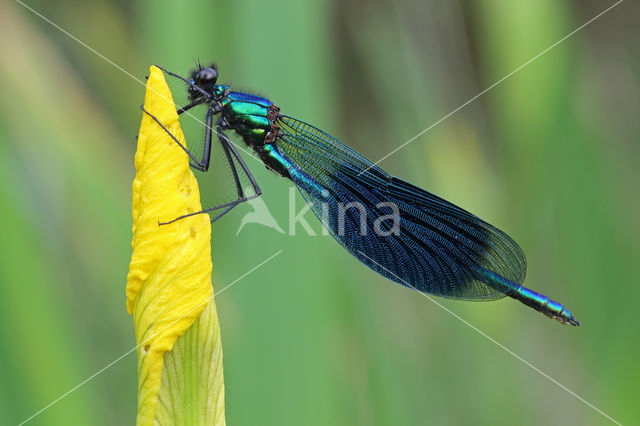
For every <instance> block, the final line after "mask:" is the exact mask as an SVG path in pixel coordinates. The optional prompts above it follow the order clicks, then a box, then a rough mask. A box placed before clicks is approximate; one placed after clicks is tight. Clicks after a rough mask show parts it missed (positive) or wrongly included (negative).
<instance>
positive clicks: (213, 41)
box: [0, 0, 640, 425]
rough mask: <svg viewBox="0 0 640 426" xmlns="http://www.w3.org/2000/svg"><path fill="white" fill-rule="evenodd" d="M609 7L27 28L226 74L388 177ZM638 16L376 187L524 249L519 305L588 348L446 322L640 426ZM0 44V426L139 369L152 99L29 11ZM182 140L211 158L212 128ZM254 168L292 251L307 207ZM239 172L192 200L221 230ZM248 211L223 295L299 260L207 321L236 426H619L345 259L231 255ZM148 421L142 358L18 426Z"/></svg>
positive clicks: (191, 10)
mask: <svg viewBox="0 0 640 426" xmlns="http://www.w3.org/2000/svg"><path fill="white" fill-rule="evenodd" d="M611 4H613V2H612V3H609V2H596V1H581V2H578V1H570V2H569V1H555V0H523V1H517V2H505V1H499V0H485V1H449V2H438V1H435V0H428V1H417V0H395V1H394V0H376V1H373V2H367V1H363V0H357V1H350V2H346V1H337V0H334V1H330V0H311V1H307V2H291V1H282V0H274V1H269V2H265V1H249V0H236V1H234V2H222V1H189V2H182V3H179V2H171V3H169V2H164V1H150V0H147V1H139V2H134V3H130V2H126V1H123V0H122V1H106V0H96V1H91V2H81V1H62V2H46V1H44V0H31V1H29V2H28V5H29V6H31V7H33V8H34V9H36V10H37V11H38V12H40V13H42V14H43V15H44V16H46V17H47V18H49V19H51V21H53V22H55V23H56V24H57V25H59V26H61V27H62V28H64V29H66V30H67V31H69V32H70V33H72V34H73V35H74V36H76V37H77V38H78V39H79V40H82V41H83V42H85V43H87V44H88V45H89V46H91V47H92V48H94V49H95V50H96V51H98V52H100V53H101V54H103V55H104V56H106V57H107V58H109V59H110V60H112V61H113V62H114V63H115V64H117V65H118V66H120V67H122V69H124V70H126V71H127V72H129V73H131V74H132V75H133V76H134V77H135V78H137V79H139V80H142V81H143V80H144V76H145V75H146V74H147V73H148V67H149V65H150V64H153V63H158V64H162V65H164V66H166V67H167V68H169V69H171V70H173V71H175V72H179V73H183V74H184V73H185V72H186V71H187V70H188V69H189V67H191V66H192V65H193V63H194V59H195V58H200V59H201V60H202V61H203V62H205V63H206V62H208V61H211V60H215V61H216V62H217V63H218V64H219V66H220V81H223V82H229V83H231V84H234V87H239V88H241V89H247V88H251V89H253V90H255V91H256V92H257V93H259V94H263V95H267V96H269V97H270V98H271V99H272V100H274V102H275V103H276V104H277V105H279V106H280V107H281V108H282V109H283V110H284V111H285V112H287V113H289V114H291V115H294V116H296V117H298V118H300V119H303V120H306V121H309V122H311V123H313V124H315V125H317V126H319V127H320V128H322V129H325V130H326V131H328V132H330V133H331V134H333V135H335V136H336V137H338V138H340V139H342V140H343V141H345V142H347V143H348V144H349V145H351V146H353V147H354V148H356V149H357V150H359V151H360V152H362V153H363V154H365V155H367V156H368V157H369V158H371V159H373V160H376V159H378V158H380V157H382V156H383V155H385V154H387V153H388V152H390V151H391V150H393V149H395V148H396V147H398V146H399V145H400V144H401V143H403V142H404V141H406V140H407V139H409V138H411V137H413V136H414V135H415V134H417V133H418V132H419V131H421V130H423V129H424V128H426V127H427V126H429V125H431V124H432V123H434V122H436V121H437V120H439V119H440V118H442V117H443V116H445V115H446V114H447V113H449V112H450V111H451V110H453V109H455V108H457V107H458V106H460V105H461V104H463V103H464V102H466V101H467V100H468V99H470V98H472V97H473V96H474V95H476V94H477V93H479V92H480V91H482V90H484V89H485V88H486V87H488V86H490V85H491V84H492V83H494V82H495V81H497V80H499V79H500V78H502V77H503V76H505V75H507V74H508V73H510V72H511V71H513V70H514V69H516V68H517V67H518V66H520V65H521V64H523V63H524V62H526V61H528V60H529V59H530V58H532V57H533V56H535V55H537V54H538V53H539V52H541V51H542V50H544V49H546V48H547V47H549V46H550V45H552V44H553V43H555V42H556V41H558V40H559V39H560V38H562V37H563V36H565V35H566V34H568V33H570V32H571V31H572V30H574V29H575V28H577V27H579V26H580V25H582V24H583V23H585V22H586V21H587V20H589V19H590V18H591V17H593V16H595V15H597V14H598V13H599V12H601V11H602V10H604V9H606V8H607V7H608V6H610V5H611ZM639 9H640V7H639V6H638V4H634V3H632V2H631V1H627V2H623V3H621V4H620V5H619V6H617V7H616V8H614V9H613V10H611V11H610V12H609V13H607V14H606V15H604V16H602V17H601V18H600V19H598V20H596V21H595V22H594V23H593V24H591V25H589V26H588V27H586V28H585V29H584V30H582V31H580V32H578V33H577V34H576V35H575V36H573V37H571V38H570V39H568V40H566V41H565V42H563V43H562V44H560V45H558V46H557V47H556V48H554V49H553V50H551V51H549V52H548V53H546V54H545V55H543V56H542V57H540V58H539V59H537V60H536V61H535V62H533V63H531V64H530V65H528V66H527V67H525V68H524V69H523V70H522V71H520V72H518V73H517V74H515V75H513V76H512V77H510V78H509V79H507V80H506V81H504V82H503V83H502V84H500V85H499V86H497V87H495V88H494V89H493V90H491V91H489V92H488V93H486V94H485V95H483V96H482V97H480V98H479V99H477V100H476V101H474V102H473V103H471V104H470V105H468V106H466V107H465V108H463V109H462V110H460V111H459V112H457V113H456V114H454V115H453V116H451V117H450V118H448V119H447V120H445V121H443V122H442V123H440V124H439V125H437V126H436V127H435V128H433V129H432V130H430V131H429V132H427V133H426V134H424V135H423V136H421V137H419V138H418V139H416V140H415V141H414V142H413V143H411V144H409V145H408V146H407V147H406V148H404V149H402V150H400V151H399V152H397V153H396V154H395V155H393V156H391V157H389V158H388V159H386V160H385V161H384V162H383V163H382V165H383V166H384V167H385V168H386V169H387V170H388V171H390V172H391V173H393V174H395V175H399V176H400V177H403V178H405V179H407V180H409V181H411V182H413V183H415V184H417V185H419V186H422V187H425V188H427V189H429V190H431V191H433V192H435V193H437V194H439V195H441V196H443V197H445V198H447V199H449V200H451V201H453V202H455V203H457V204H459V205H461V206H463V207H465V208H466V209H468V210H470V211H472V212H474V213H476V214H478V215H479V216H481V217H483V218H485V219H486V220H488V221H489V222H491V223H493V224H495V225H497V226H499V227H500V228H502V229H503V230H505V231H506V232H508V233H509V234H510V235H511V236H512V237H514V239H515V240H516V241H518V243H519V244H520V245H521V246H522V248H523V250H524V251H525V253H526V254H527V257H528V260H529V270H528V277H527V281H526V284H527V285H528V287H531V288H533V289H535V290H537V291H540V292H542V293H544V294H547V295H549V296H550V297H552V298H554V299H556V300H559V301H561V302H562V303H564V304H566V305H567V306H568V308H569V309H571V311H572V312H573V313H574V314H575V315H576V316H577V317H578V318H579V319H580V320H581V321H582V326H581V327H579V328H572V327H567V326H561V325H559V324H558V323H556V322H555V321H551V320H549V319H546V318H545V317H543V316H541V315H540V314H538V313H536V312H534V311H533V310H531V309H528V308H526V307H524V306H523V305H521V304H520V303H517V302H515V301H513V300H502V301H498V302H492V303H467V302H456V301H450V300H443V299H438V302H440V303H442V304H443V305H444V306H446V307H447V308H448V309H451V310H452V311H453V312H455V313H456V314H458V315H460V316H462V317H463V318H464V319H466V320H467V321H469V323H471V324H473V325H474V326H475V327H478V328H479V329H480V330H482V331H484V332H485V333H487V335H489V336H491V337H492V338H494V339H496V340H497V341H499V342H501V343H502V344H504V345H505V346H506V347H507V348H509V349H510V350H512V351H513V352H514V353H516V354H519V355H520V356H522V357H523V358H524V359H526V360H527V361H528V362H530V363H532V364H533V365H535V366H536V367H538V368H539V369H541V370H542V371H544V372H546V373H548V374H549V375H550V376H551V377H553V378H554V379H556V380H557V381H558V382H560V383H562V384H563V385H565V386H566V387H568V388H569V389H571V390H573V391H574V392H575V393H576V394H578V395H580V396H581V397H582V398H584V399H585V400H587V401H589V402H591V403H593V404H594V405H595V406H597V407H598V408H600V409H602V410H603V411H604V412H606V413H607V414H608V415H610V416H611V417H613V418H614V419H616V420H618V421H619V422H621V423H624V424H639V423H640V410H638V407H637V402H638V383H640V367H639V366H638V360H639V359H640V331H639V328H638V317H637V314H636V312H637V303H638V302H637V301H638V299H640V285H639V284H640V283H639V282H638V273H637V267H638V254H639V253H640V243H639V241H640V225H639V223H640V222H639V221H638V218H639V217H640V216H639V215H640V202H639V199H638V196H637V194H638V183H639V178H640V169H639V168H638V163H639V161H640V146H639V144H638V140H639V139H638V138H639V135H640V125H639V123H640V121H639V120H638V116H639V112H640V111H639V109H640V102H639V96H638V95H639V93H640V49H639V42H640V37H639V34H640V30H639V28H638V26H637V16H639V15H638V12H640V10H639ZM634 16H635V17H636V18H634ZM0 34H1V37H0V38H1V40H2V42H0V87H1V88H2V89H1V93H2V95H1V96H0V141H1V143H0V219H1V221H2V231H1V235H2V237H1V239H0V303H1V307H2V309H0V342H1V343H0V344H1V345H2V346H1V349H0V423H1V424H16V423H18V422H20V421H22V420H24V419H26V418H28V417H29V416H30V415H32V414H33V413H35V412H36V411H37V410H40V409H41V408H43V407H44V406H45V405H47V404H49V403H50V402H52V401H54V400H55V399H56V398H58V397H59V396H61V395H62V394H63V393H65V392H66V391H68V390H70V389H71V388H73V387H74V386H76V385H77V384H79V383H81V382H82V381H83V380H85V379H87V378H88V377H89V376H91V375H92V374H93V373H95V372H97V371H98V370H100V369H102V368H103V367H104V366H105V365H107V364H108V363H110V362H112V361H113V360H115V359H116V358H118V357H119V356H120V355H122V354H124V353H125V352H126V351H128V350H130V349H131V348H132V347H133V346H134V342H135V340H134V336H133V327H132V320H131V318H130V317H129V315H127V313H126V309H125V303H124V302H125V293H124V287H125V278H126V273H127V268H128V260H129V256H130V253H131V248H130V240H131V212H130V208H131V207H130V201H131V200H130V199H131V182H132V180H133V176H134V168H133V153H134V150H135V139H134V137H135V135H136V133H137V128H138V126H139V122H140V119H141V112H140V110H139V109H138V106H139V104H141V103H142V101H143V98H144V87H143V86H142V85H141V84H140V83H139V82H137V81H136V80H135V79H133V78H132V77H131V76H130V75H127V74H125V73H123V72H122V71H120V70H118V69H117V68H116V67H114V66H113V65H111V64H109V63H108V62H106V61H105V60H103V59H102V58H100V57H99V56H97V55H96V54H94V53H92V52H91V51H90V50H88V49H86V48H85V47H83V46H81V45H80V44H78V43H77V42H76V41H74V40H73V39H71V38H70V37H68V36H67V35H65V34H64V33H62V32H61V31H59V30H58V29H56V28H54V27H53V26H51V25H50V24H49V23H47V22H45V21H44V20H42V19H41V18H39V17H38V16H36V15H35V14H34V13H32V12H30V11H29V10H27V9H25V8H24V7H22V6H21V5H20V4H19V3H15V2H12V1H10V0H2V1H0ZM173 87H175V88H177V89H180V90H179V91H178V92H174V95H175V96H176V98H178V99H184V97H183V94H182V91H183V88H182V87H181V86H180V85H174V86H173ZM194 113H197V114H202V117H204V112H203V111H202V110H198V111H194ZM183 123H184V127H185V130H186V133H187V139H188V140H189V141H190V145H191V146H193V147H194V149H196V150H197V149H201V144H202V142H201V140H202V134H203V130H202V126H201V125H200V124H199V123H197V122H196V121H194V120H193V119H192V118H189V117H185V118H184V119H183ZM246 160H247V163H248V165H249V166H250V167H251V168H252V170H253V171H254V174H255V175H256V177H257V179H258V180H259V182H260V184H261V186H262V189H263V192H264V195H263V197H262V198H263V200H264V202H265V203H266V205H267V206H268V208H269V209H270V211H271V213H272V214H273V216H274V217H275V218H276V220H277V221H278V223H279V225H280V226H281V227H282V228H284V229H285V230H287V228H288V218H289V188H290V184H289V183H287V181H285V180H284V179H282V178H279V177H277V176H275V175H274V174H272V173H269V172H267V171H266V170H265V169H264V166H262V165H261V164H258V163H257V162H255V161H254V160H252V159H250V158H248V157H246ZM223 165H224V162H222V161H221V159H220V157H219V156H218V157H217V158H215V159H214V160H213V167H214V168H216V169H217V170H216V171H214V172H212V173H209V174H206V175H202V174H199V175H198V177H199V181H200V184H201V192H202V198H203V204H204V205H205V206H207V205H208V206H211V205H215V204H216V202H219V201H220V199H221V198H225V197H227V196H228V195H229V193H228V191H226V190H225V189H224V188H228V187H229V185H230V184H231V180H230V177H229V174H228V172H226V171H224V170H223ZM219 170H223V171H219ZM231 195H232V194H231ZM295 202H296V207H295V209H296V211H298V210H299V209H300V208H301V207H302V205H303V204H302V203H303V200H302V199H301V198H300V197H299V196H297V197H296V199H295ZM250 211H252V209H251V207H250V206H246V205H245V206H241V207H238V208H237V209H236V210H234V211H233V213H231V214H229V215H228V216H226V217H225V218H224V219H222V220H221V221H219V222H217V223H216V224H215V226H214V231H213V234H214V238H213V261H214V287H215V289H216V290H220V289H221V288H223V287H224V286H225V285H227V284H228V283H230V282H232V281H233V280H235V279H236V278H238V277H240V276H241V275H243V274H244V273H245V272H246V271H248V270H249V269H251V268H253V267H254V266H256V265H257V264H259V263H260V262H261V261H262V260H264V259H266V258H268V257H269V256H271V255H272V254H274V253H276V252H277V251H278V250H283V252H282V254H280V255H279V256H277V257H275V258H274V259H273V260H271V261H270V262H268V263H267V264H265V265H264V266H262V267H261V268H260V269H258V270H257V271H255V272H253V273H252V274H250V275H248V276H246V277H245V278H243V279H242V280H241V281H239V282H238V283H237V284H235V285H234V286H233V287H230V288H229V289H227V290H226V291H225V292H224V293H222V294H220V295H219V296H218V297H217V298H216V302H217V305H218V308H219V313H220V321H221V327H222V337H223V350H224V357H225V358H224V367H225V371H224V374H225V378H226V383H225V385H226V392H227V397H226V401H227V421H228V423H229V424H230V425H257V424H264V425H328V424H332V425H426V424H437V425H467V424H477V425H496V424H523V425H529V424H530V425H538V424H575V425H586V424H589V425H592V424H595V425H597V424H610V423H611V422H610V421H609V420H608V419H607V418H606V417H604V416H603V415H601V414H599V413H598V412H596V411H595V410H593V409H592V408H590V407H589V406H587V405H585V404H584V403H583V402H581V401H580V400H578V399H576V398H575V397H574V396H572V395H571V394H569V393H568V392H567V391H565V390H563V389H562V388H560V387H559V386H557V385H556V384H554V383H552V382H550V381H549V380H548V379H546V378H545V377H543V376H542V375H540V374H539V373H537V372H536V371H534V370H533V369H531V368H530V367H528V366H527V365H525V364H524V363H523V362H521V361H520V360H518V359H516V358H514V357H513V356H512V355H510V354H509V353H507V352H506V351H504V350H503V349H501V348H500V347H498V346H497V345H495V344H494V343H492V342H491V341H489V340H487V339H486V338H485V337H483V336H482V335H480V334H479V333H477V332H476V331H474V330H473V329H471V328H470V327H468V326H467V325H465V324H463V323H462V322H460V321H459V320H457V319H456V318H454V317H453V316H452V315H450V314H449V313H447V312H445V311H444V310H442V309H441V308H439V307H438V306H436V305H435V304H433V303H432V302H430V301H429V300H427V299H426V298H424V297H421V296H420V295H419V294H417V293H414V292H411V291H408V290H406V289H403V288H401V287H400V286H397V285H395V284H390V283H389V282H386V281H385V280H384V279H383V278H381V277H379V276H377V275H376V274H374V273H373V272H371V271H369V270H368V269H367V268H366V267H364V266H362V265H360V264H359V263H358V262H357V261H356V260H355V259H353V258H351V257H350V256H348V255H347V254H346V252H344V251H343V249H342V248H341V247H340V246H339V245H338V244H336V243H335V242H334V241H333V240H332V239H331V238H330V237H321V236H315V237H314V236H309V235H307V233H306V232H305V231H304V229H303V228H302V227H300V226H298V228H297V229H296V231H297V232H296V235H295V237H292V236H289V235H287V234H284V235H283V234H280V233H277V232H276V231H274V230H272V229H269V228H266V227H262V226H260V225H256V224H248V225H246V226H245V227H244V228H243V230H242V231H241V232H240V233H239V234H238V235H237V236H236V230H237V229H238V227H239V225H240V222H241V220H242V217H243V216H244V215H245V214H246V213H248V212H250ZM306 218H307V220H308V221H309V223H311V224H312V226H313V227H314V229H315V230H316V231H319V230H320V226H319V224H317V223H316V222H315V218H314V217H313V216H312V214H311V213H308V214H307V215H306ZM135 407H136V360H135V355H134V354H130V355H129V356H127V357H125V358H124V359H122V360H121V361H119V362H117V363H116V364H114V365H113V366H111V367H110V368H108V369H107V370H105V371H104V372H102V373H101V374H99V375H97V376H96V377H95V378H93V379H92V380H90V381H89V382H87V383H86V384H84V385H82V386H81V387H79V388H78V389H77V390H75V391H74V392H72V393H71V394H69V395H68V396H66V397H65V398H63V399H62V400H60V401H59V402H57V403H56V404H54V405H53V406H51V407H50V408H49V409H47V410H46V411H44V412H43V413H42V414H40V415H39V416H37V417H36V418H35V419H33V420H32V421H31V422H30V423H29V424H33V425H68V424H83V425H84V424H92V425H116V424H132V423H133V422H134V418H135Z"/></svg>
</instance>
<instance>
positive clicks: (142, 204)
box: [127, 67, 222, 425]
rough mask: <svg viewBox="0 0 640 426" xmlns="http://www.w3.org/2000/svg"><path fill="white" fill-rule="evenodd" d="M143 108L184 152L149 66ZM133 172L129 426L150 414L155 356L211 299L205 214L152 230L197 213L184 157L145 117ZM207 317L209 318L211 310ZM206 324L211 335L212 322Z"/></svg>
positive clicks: (157, 370)
mask: <svg viewBox="0 0 640 426" xmlns="http://www.w3.org/2000/svg"><path fill="white" fill-rule="evenodd" d="M145 109H146V110H147V111H148V112H150V113H151V114H153V115H154V116H155V117H157V118H158V120H159V121H160V122H161V123H163V124H164V126H165V127H166V128H167V129H168V130H169V131H171V133H172V134H173V135H174V136H175V137H176V138H177V139H178V140H179V141H180V142H181V143H182V144H183V145H185V146H186V144H185V140H184V135H183V133H182V130H181V129H180V124H179V122H178V114H177V112H176V109H175V105H174V103H173V98H172V96H171V92H170V91H169V88H168V86H167V84H166V82H165V80H164V76H163V75H162V72H161V71H160V70H159V69H158V68H156V67H151V70H150V75H149V79H148V81H147V91H146V96H145ZM135 166H136V177H135V180H134V181H133V240H132V243H131V244H132V247H133V254H132V256H131V263H130V265H129V274H128V276H127V310H128V312H129V313H130V314H132V315H133V320H134V325H135V332H136V342H137V343H138V345H139V347H138V350H137V352H138V383H139V384H138V421H137V423H138V424H140V425H146V424H153V422H154V419H155V416H156V406H157V402H158V392H159V389H160V386H161V375H162V368H163V355H164V354H165V352H167V351H171V350H172V348H173V345H174V343H175V341H176V339H177V338H178V336H180V335H182V334H183V333H185V331H186V330H187V329H188V328H189V327H190V326H191V325H192V324H193V323H194V321H195V320H196V318H197V317H198V316H199V315H200V313H201V312H202V310H203V309H204V308H205V306H206V305H207V303H208V301H209V299H210V298H211V297H212V286H211V267H212V265H211V246H210V240H211V224H210V222H209V216H208V215H206V214H200V215H195V216H191V217H188V218H184V219H181V220H178V221H176V222H174V223H172V224H169V225H162V226H159V224H158V223H159V222H167V221H170V220H172V219H175V218H177V217H178V216H181V215H184V214H186V213H191V212H197V211H200V210H201V209H202V208H201V206H200V194H199V191H198V183H197V181H196V179H195V177H194V176H193V173H192V172H191V170H190V169H189V161H188V157H187V155H186V153H185V152H184V151H183V150H182V149H181V148H180V147H179V146H178V145H177V144H176V143H175V141H173V140H172V139H171V137H170V136H169V135H168V134H167V133H166V132H165V131H164V130H163V129H162V128H161V127H160V126H159V125H158V124H157V123H156V122H155V121H154V120H153V119H152V118H151V117H149V116H148V115H147V114H143V117H142V124H141V126H140V132H139V134H138V149H137V152H136V156H135ZM213 312H214V317H215V307H213ZM214 325H215V331H216V332H217V333H218V334H219V329H218V323H217V318H216V319H215V324H214ZM218 337H219V336H217V341H218V343H219V338H218ZM220 353H221V351H220ZM221 371H222V370H221V369H220V375H221Z"/></svg>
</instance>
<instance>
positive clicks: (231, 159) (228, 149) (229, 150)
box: [160, 119, 262, 225]
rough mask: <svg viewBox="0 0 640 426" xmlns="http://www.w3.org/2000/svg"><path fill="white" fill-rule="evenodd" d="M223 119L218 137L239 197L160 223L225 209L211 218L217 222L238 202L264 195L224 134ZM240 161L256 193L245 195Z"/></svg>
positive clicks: (219, 123)
mask: <svg viewBox="0 0 640 426" xmlns="http://www.w3.org/2000/svg"><path fill="white" fill-rule="evenodd" d="M222 123H223V120H222V119H221V120H220V121H218V126H217V127H216V130H217V133H218V139H219V140H220V144H221V145H222V149H223V150H224V152H225V155H226V157H227V162H228V163H229V167H231V172H232V173H233V179H234V181H235V184H236V189H237V191H238V199H237V200H234V201H231V202H229V203H224V204H220V205H219V206H215V207H211V208H208V209H204V210H202V211H199V212H194V213H188V214H185V215H182V216H179V217H177V218H175V219H173V220H171V221H169V222H164V223H160V225H167V224H169V223H173V222H175V221H177V220H180V219H184V218H185V217H189V216H195V215H197V214H202V213H209V212H212V211H215V210H220V209H224V210H223V211H222V212H221V213H219V214H218V215H216V216H215V217H213V218H212V219H211V223H213V222H215V221H216V220H218V219H220V218H221V217H222V216H224V215H225V214H227V213H229V212H230V211H231V210H232V209H233V208H234V207H235V206H237V205H238V204H241V203H244V202H246V201H249V200H253V199H254V198H257V197H259V196H260V195H262V190H261V189H260V186H259V185H258V183H257V182H256V180H255V178H254V177H253V175H252V174H251V171H249V168H248V167H247V165H246V164H245V162H244V161H243V160H242V157H240V154H238V151H236V149H235V147H234V146H233V144H232V143H231V142H230V141H229V138H227V136H226V135H225V134H224V131H223V130H224V127H223V125H222ZM209 129H210V128H208V129H207V133H209ZM209 140H210V135H209ZM236 161H237V162H238V164H240V167H241V168H242V170H243V171H244V173H245V175H246V176H247V178H248V179H249V181H250V182H251V186H252V187H253V190H254V192H255V193H254V194H252V195H249V196H245V195H244V191H243V190H242V183H241V182H240V177H239V175H238V171H237V169H236V165H235V162H236Z"/></svg>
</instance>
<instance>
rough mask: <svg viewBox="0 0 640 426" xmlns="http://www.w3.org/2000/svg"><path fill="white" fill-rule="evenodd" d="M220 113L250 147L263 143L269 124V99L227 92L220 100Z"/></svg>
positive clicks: (270, 104) (269, 128)
mask: <svg viewBox="0 0 640 426" xmlns="http://www.w3.org/2000/svg"><path fill="white" fill-rule="evenodd" d="M220 103H221V104H222V114H223V116H224V118H225V120H226V121H227V122H228V125H229V127H231V128H233V129H234V130H235V131H236V132H238V134H239V135H240V136H241V137H242V139H244V141H245V142H246V143H247V144H248V145H250V146H251V147H256V146H261V145H263V144H264V140H265V137H266V135H267V133H268V132H269V131H270V130H271V124H270V123H269V119H268V118H267V114H268V113H269V107H270V106H272V105H273V102H271V101H270V100H269V99H266V98H262V97H260V96H255V95H250V94H248V93H242V92H228V94H227V96H225V97H224V98H223V99H222V100H221V102H220Z"/></svg>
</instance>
